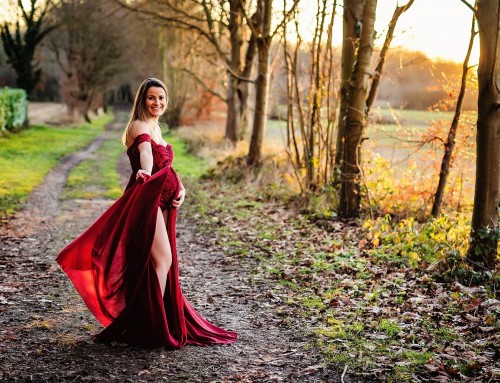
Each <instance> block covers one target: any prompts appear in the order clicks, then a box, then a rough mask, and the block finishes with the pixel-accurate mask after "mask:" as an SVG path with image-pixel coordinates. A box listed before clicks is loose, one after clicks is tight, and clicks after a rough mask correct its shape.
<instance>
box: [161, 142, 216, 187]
mask: <svg viewBox="0 0 500 383" xmlns="http://www.w3.org/2000/svg"><path fill="white" fill-rule="evenodd" d="M163 138H164V139H165V141H167V142H168V143H170V144H172V146H173V148H174V162H173V164H172V166H173V168H174V169H175V171H176V172H177V173H178V174H179V176H180V177H181V178H183V177H193V178H199V177H201V176H202V175H203V174H205V173H206V171H207V170H208V167H209V164H208V161H207V160H204V159H202V158H200V157H196V156H193V155H192V154H190V153H188V151H187V146H186V142H185V141H184V140H182V139H181V138H180V137H178V136H177V135H175V134H167V135H165V136H164V137H163Z"/></svg>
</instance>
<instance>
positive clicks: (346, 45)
mask: <svg viewBox="0 0 500 383" xmlns="http://www.w3.org/2000/svg"><path fill="white" fill-rule="evenodd" d="M364 5H365V0H344V21H343V25H342V28H343V32H342V59H341V72H340V109H339V118H338V121H339V122H338V128H337V145H336V147H335V150H336V152H335V168H336V169H337V172H336V173H337V174H338V175H340V167H341V164H342V159H343V158H344V140H345V124H346V118H347V111H348V107H349V89H350V87H351V79H352V71H353V68H354V63H355V61H356V52H357V50H358V44H359V37H360V32H361V25H362V16H363V7H364Z"/></svg>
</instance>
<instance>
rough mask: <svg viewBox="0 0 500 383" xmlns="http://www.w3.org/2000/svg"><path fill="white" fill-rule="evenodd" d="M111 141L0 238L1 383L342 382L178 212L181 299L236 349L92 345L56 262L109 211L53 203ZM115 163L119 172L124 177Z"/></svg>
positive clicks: (263, 294)
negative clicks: (234, 336) (231, 338)
mask: <svg viewBox="0 0 500 383" xmlns="http://www.w3.org/2000/svg"><path fill="white" fill-rule="evenodd" d="M119 126H122V125H121V124H119V125H115V126H112V127H111V128H119ZM112 130H113V129H112ZM115 137H116V135H113V133H112V132H111V133H110V132H108V133H105V134H104V135H102V136H101V137H99V138H98V139H97V140H96V141H94V142H93V143H92V144H91V145H90V146H89V147H88V148H86V149H84V150H82V151H81V152H79V153H76V154H74V155H72V156H69V157H67V158H65V159H63V160H62V161H61V164H60V165H59V166H58V167H56V168H55V169H54V170H53V171H52V172H51V173H50V174H49V175H48V176H47V178H46V180H45V181H44V183H43V184H42V185H41V186H40V187H39V188H38V189H37V190H36V191H35V192H34V193H33V194H32V196H31V198H30V199H29V201H28V203H27V204H26V206H25V208H24V210H23V211H22V212H20V213H19V214H18V215H17V216H16V218H15V219H14V220H13V221H11V222H10V224H9V226H8V228H7V231H6V232H5V233H2V236H0V247H1V252H0V381H5V382H28V381H32V382H66V381H67V382H70V381H71V382H84V381H87V382H214V383H215V382H329V381H331V382H337V381H340V379H339V377H338V376H337V375H336V374H334V373H333V372H331V371H327V370H326V369H325V368H324V367H323V365H322V364H321V358H320V357H319V356H318V355H316V354H315V353H314V352H313V351H311V350H308V349H307V342H308V339H307V335H306V334H307V332H308V327H307V321H306V320H305V319H301V318H296V319H294V320H293V321H290V318H289V317H288V318H286V320H284V319H283V318H282V317H281V316H280V307H279V303H278V301H277V300H274V299H273V294H272V292H271V291H270V288H269V286H270V285H268V284H267V282H266V280H265V279H263V278H259V277H258V276H254V275H253V274H252V262H250V261H248V262H246V263H245V264H242V263H241V260H240V259H224V256H223V255H222V253H220V252H218V249H217V246H216V239H215V238H207V237H203V236H202V235H201V234H200V233H199V232H198V231H197V227H196V224H195V223H193V222H188V221H187V219H186V218H185V217H184V216H183V214H182V209H181V213H180V218H179V224H178V237H179V238H178V241H179V242H178V249H179V260H180V265H179V266H180V267H179V268H180V272H181V276H180V278H181V286H182V288H183V291H184V294H185V295H186V296H187V298H188V300H190V301H191V303H192V304H193V305H194V306H195V307H196V308H197V309H198V310H199V311H200V313H201V314H202V315H204V316H205V317H206V318H208V319H209V320H211V321H213V322H214V323H215V324H217V325H220V326H223V327H225V328H228V329H232V330H235V331H237V332H238V333H239V334H240V338H239V341H238V342H237V343H235V344H233V345H229V346H216V347H193V346H188V347H186V348H184V349H182V350H177V351H167V350H162V349H158V350H143V349H139V348H132V347H121V346H106V345H100V344H94V343H93V342H92V341H91V335H92V334H93V333H95V332H97V331H99V330H100V325H99V324H98V323H97V322H96V320H95V319H94V318H93V317H92V316H91V314H89V312H88V311H87V310H86V308H85V306H84V305H83V303H82V301H81V299H80V297H79V296H78V295H77V294H76V292H75V291H74V289H73V287H72V286H71V283H70V282H69V281H68V279H67V278H66V276H65V275H64V273H63V272H62V271H61V270H60V269H59V267H58V266H57V264H56V263H55V261H54V258H55V256H56V255H57V253H58V251H59V250H60V249H61V248H62V247H63V246H64V245H65V244H67V243H68V242H69V241H70V240H71V239H72V238H74V237H75V236H76V235H78V234H79V233H81V232H82V231H83V230H84V229H85V228H86V227H88V226H89V225H90V224H91V223H92V222H93V220H94V219H95V218H96V217H97V216H99V214H101V213H102V212H103V211H104V210H105V209H106V208H107V207H108V206H109V205H110V203H111V202H110V201H104V200H70V201H63V202H61V201H60V200H59V198H58V197H59V194H60V192H61V190H62V189H63V187H64V184H65V181H66V178H67V175H68V173H69V171H70V170H71V169H72V167H73V166H75V165H76V164H77V163H78V162H79V161H80V160H81V159H83V158H85V157H86V156H89V155H93V154H92V153H93V151H94V150H95V149H96V148H98V147H99V145H100V144H101V143H102V142H103V141H104V140H106V139H110V138H113V139H115ZM121 163H122V165H119V166H118V168H119V169H124V170H123V172H126V171H127V170H126V167H124V166H123V162H122V161H121ZM124 176H125V175H124Z"/></svg>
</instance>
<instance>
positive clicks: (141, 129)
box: [129, 120, 150, 140]
mask: <svg viewBox="0 0 500 383" xmlns="http://www.w3.org/2000/svg"><path fill="white" fill-rule="evenodd" d="M129 129H130V133H131V135H130V136H131V138H132V139H133V140H135V138H136V137H137V136H140V135H141V134H150V129H149V125H148V124H147V123H146V122H144V121H141V120H135V121H133V122H132V123H131V124H130V128H129Z"/></svg>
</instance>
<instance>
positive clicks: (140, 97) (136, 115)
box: [122, 77, 168, 145]
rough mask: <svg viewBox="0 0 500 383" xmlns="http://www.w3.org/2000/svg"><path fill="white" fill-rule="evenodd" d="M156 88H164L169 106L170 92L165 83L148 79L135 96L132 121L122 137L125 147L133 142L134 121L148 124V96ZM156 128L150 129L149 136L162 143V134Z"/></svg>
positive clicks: (131, 114) (151, 78) (129, 121)
mask: <svg viewBox="0 0 500 383" xmlns="http://www.w3.org/2000/svg"><path fill="white" fill-rule="evenodd" d="M152 87H156V88H162V89H163V90H164V91H165V95H166V97H167V105H168V92H167V87H166V86H165V84H164V83H163V82H161V81H160V80H158V79H157V78H153V77H150V78H147V79H145V80H144V81H143V82H142V84H141V85H140V86H139V89H137V93H136V94H135V99H134V105H133V106H132V111H131V112H130V119H129V120H128V123H127V126H126V127H125V131H124V132H123V135H122V143H123V145H127V143H129V142H132V138H133V137H132V129H131V126H132V123H133V122H134V121H137V120H140V121H144V122H148V120H149V117H150V115H149V112H148V110H147V109H146V95H147V93H148V89H149V88H152ZM157 130H158V129H157V128H156V126H150V127H149V135H150V136H151V138H152V139H153V141H155V142H160V141H161V132H159V131H157Z"/></svg>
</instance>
